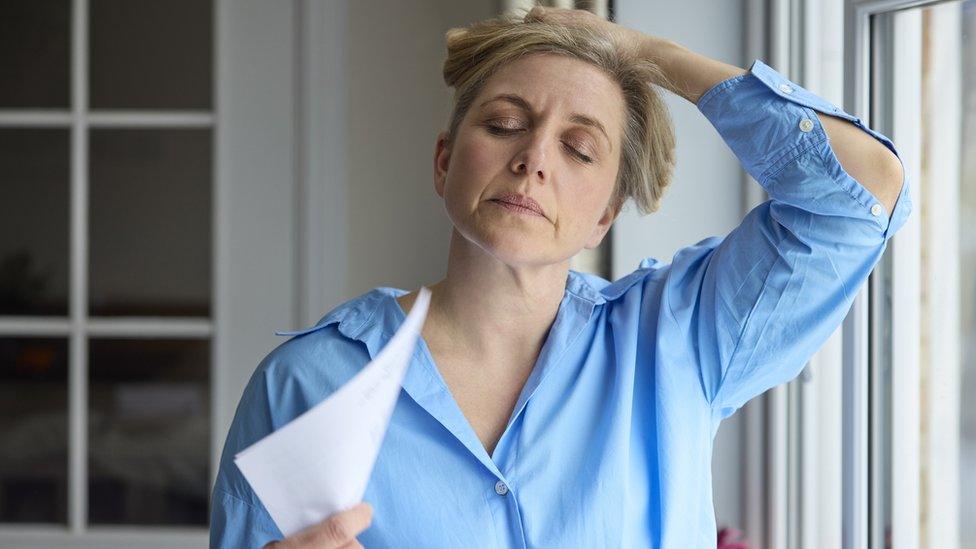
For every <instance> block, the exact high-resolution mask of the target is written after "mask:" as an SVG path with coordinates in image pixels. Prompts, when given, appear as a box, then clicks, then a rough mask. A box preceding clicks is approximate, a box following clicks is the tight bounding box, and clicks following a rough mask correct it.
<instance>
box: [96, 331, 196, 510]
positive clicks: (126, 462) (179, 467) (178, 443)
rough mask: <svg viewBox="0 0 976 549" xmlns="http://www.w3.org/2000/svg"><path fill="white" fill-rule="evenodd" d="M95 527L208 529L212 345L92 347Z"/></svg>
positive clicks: (111, 343) (103, 343)
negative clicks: (99, 525) (172, 526)
mask: <svg viewBox="0 0 976 549" xmlns="http://www.w3.org/2000/svg"><path fill="white" fill-rule="evenodd" d="M89 356H90V364H89V372H90V376H91V378H90V379H91V383H90V386H89V406H90V415H89V424H88V425H89V479H88V482H89V485H88V505H89V508H88V515H89V520H90V521H91V522H92V523H93V524H178V525H205V524H207V495H208V492H209V483H210V477H209V467H210V396H209V395H210V343H209V342H208V341H205V340H186V341H174V340H112V339H95V340H92V341H91V342H90V344H89Z"/></svg>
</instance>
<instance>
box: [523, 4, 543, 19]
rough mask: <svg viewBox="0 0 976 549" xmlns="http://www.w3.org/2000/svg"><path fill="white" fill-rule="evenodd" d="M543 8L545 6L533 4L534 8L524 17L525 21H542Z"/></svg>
mask: <svg viewBox="0 0 976 549" xmlns="http://www.w3.org/2000/svg"><path fill="white" fill-rule="evenodd" d="M542 10H543V7H542V6H533V7H532V9H530V10H529V13H526V14H525V17H524V18H523V21H526V22H528V21H541V20H542Z"/></svg>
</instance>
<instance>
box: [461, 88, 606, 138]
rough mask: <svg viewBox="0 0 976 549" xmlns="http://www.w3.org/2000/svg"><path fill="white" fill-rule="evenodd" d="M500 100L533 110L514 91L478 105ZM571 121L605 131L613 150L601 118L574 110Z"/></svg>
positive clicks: (481, 105)
mask: <svg viewBox="0 0 976 549" xmlns="http://www.w3.org/2000/svg"><path fill="white" fill-rule="evenodd" d="M499 100H500V101H507V102H509V103H512V104H513V105H515V106H516V107H519V108H520V109H523V110H526V111H529V112H532V105H529V102H528V101H526V100H525V99H523V98H522V97H521V96H519V95H515V94H514V93H500V94H498V95H496V96H494V97H492V98H490V99H487V100H485V101H482V102H481V104H480V105H478V106H479V107H483V106H485V105H487V104H488V103H491V102H492V101H499ZM569 121H570V122H573V123H575V124H582V125H584V126H590V127H591V128H596V129H598V130H600V132H601V133H603V137H604V139H606V140H607V147H609V148H610V150H611V151H613V143H612V142H611V141H610V135H609V134H608V133H607V130H606V128H604V127H603V124H601V123H600V121H599V120H595V119H593V118H590V117H589V116H586V115H585V114H580V113H578V112H574V113H572V114H571V115H570V116H569Z"/></svg>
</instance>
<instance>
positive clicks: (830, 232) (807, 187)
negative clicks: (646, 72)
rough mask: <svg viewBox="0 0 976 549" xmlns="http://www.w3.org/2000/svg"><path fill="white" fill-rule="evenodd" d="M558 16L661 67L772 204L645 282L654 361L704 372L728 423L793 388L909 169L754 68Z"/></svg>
mask: <svg viewBox="0 0 976 549" xmlns="http://www.w3.org/2000/svg"><path fill="white" fill-rule="evenodd" d="M548 12H549V10H545V11H544V12H543V13H548ZM559 14H560V16H561V17H565V18H566V19H568V20H571V19H575V20H576V23H574V24H582V23H581V21H589V23H588V24H593V25H601V26H602V27H601V28H602V29H603V30H604V31H606V32H608V33H611V34H612V35H613V36H614V37H615V38H614V40H615V42H616V43H617V44H619V45H620V47H624V48H631V49H633V53H634V54H635V55H641V56H644V55H646V56H648V58H649V59H651V60H653V61H655V62H657V63H658V64H660V66H661V67H662V72H664V73H665V75H664V78H666V79H667V80H668V81H666V82H659V83H656V84H658V85H661V86H663V87H665V88H667V89H670V90H672V91H673V92H674V93H676V94H678V95H681V96H682V97H684V98H685V99H687V100H689V101H691V102H692V103H694V104H695V105H696V106H697V107H698V110H699V111H700V112H701V113H702V114H703V115H704V116H705V117H706V118H707V119H708V121H709V122H710V123H711V124H712V126H713V127H714V128H715V129H716V130H717V131H718V133H719V135H720V136H721V137H722V139H723V140H724V141H725V143H726V145H728V147H729V148H730V149H731V151H732V152H733V153H734V154H735V156H736V157H737V158H738V160H739V162H740V163H741V165H742V167H743V168H744V169H745V170H746V171H747V172H748V173H749V174H750V175H752V176H753V178H754V179H755V180H756V181H757V182H758V183H759V185H761V186H762V187H763V189H765V190H766V192H767V193H768V194H769V200H767V201H765V202H763V203H762V204H760V205H758V206H756V207H755V208H753V209H752V210H751V211H750V212H749V213H748V214H747V215H746V216H745V218H744V219H743V220H742V222H741V223H740V224H739V226H737V227H736V228H735V229H733V230H732V231H731V232H730V233H729V234H727V235H725V236H724V237H718V236H715V237H711V238H707V239H705V240H702V241H701V242H698V243H697V244H694V245H691V246H686V247H684V248H682V249H681V250H679V251H678V253H676V254H675V256H674V258H673V260H672V262H671V263H670V264H669V265H666V266H665V267H658V268H657V270H658V271H660V270H661V269H666V270H665V271H664V272H663V273H662V272H658V273H657V275H656V276H647V277H646V278H644V279H642V280H644V282H643V284H642V292H643V293H642V296H643V297H642V300H643V301H642V303H644V304H645V305H646V306H644V307H643V310H642V320H641V325H642V326H644V325H646V326H648V328H647V329H655V330H657V334H656V336H657V337H656V338H655V339H654V341H655V342H656V343H655V344H656V348H655V349H654V350H653V352H655V353H658V354H661V355H665V356H666V357H667V358H668V359H669V360H668V362H667V363H668V365H669V368H672V369H676V370H675V371H680V370H681V368H687V369H688V371H689V372H693V373H694V374H697V375H687V376H685V379H688V380H693V382H694V383H697V384H700V386H701V390H702V395H703V397H704V401H705V402H706V403H707V405H708V406H710V407H711V409H712V411H713V413H714V417H715V418H723V417H727V416H728V415H729V414H731V413H732V412H733V411H734V410H735V409H737V408H738V407H740V406H741V405H742V404H744V403H745V402H746V401H747V400H749V399H751V398H752V397H754V396H756V395H758V394H760V393H762V392H763V391H765V390H767V389H769V388H770V387H773V386H775V385H778V384H780V383H784V382H786V381H788V380H790V379H792V378H793V377H795V376H796V374H797V373H799V371H800V370H801V369H802V368H803V365H804V364H805V363H806V362H807V361H808V360H809V359H810V357H811V356H812V355H813V354H814V353H815V352H816V351H817V349H819V348H820V346H821V345H822V344H823V342H824V341H825V340H826V339H827V338H828V337H829V336H830V334H831V333H833V331H834V330H835V329H836V328H837V326H839V325H840V323H841V322H842V321H843V319H844V317H845V316H846V314H847V312H848V311H849V310H850V305H851V303H852V302H853V299H854V296H855V295H856V294H857V292H858V290H859V289H860V288H861V286H862V285H863V284H864V282H865V281H866V280H867V278H868V276H869V275H870V273H871V271H872V269H873V268H874V266H875V265H876V264H877V261H878V260H879V259H880V258H881V255H882V254H883V253H884V250H885V247H886V244H887V240H888V238H890V237H891V236H892V235H893V234H894V232H895V231H897V230H898V229H899V228H900V227H901V226H902V225H903V224H904V223H905V220H906V219H907V217H908V214H909V212H910V211H911V207H912V206H911V200H910V199H909V195H908V190H909V187H908V186H907V185H906V184H905V178H904V172H903V169H902V166H901V160H900V159H899V158H898V156H897V153H896V151H895V147H894V145H893V144H892V142H891V140H890V139H888V138H887V137H885V136H884V135H882V134H880V133H878V132H876V131H874V130H872V129H870V128H868V127H867V126H866V125H865V124H864V123H863V122H862V121H861V120H860V119H859V118H857V117H856V116H853V115H851V114H849V113H846V112H844V111H843V109H841V108H840V107H838V106H836V105H833V104H831V103H830V102H828V101H826V100H825V99H823V98H821V97H819V96H817V95H815V94H813V93H811V92H810V91H808V90H806V89H804V88H803V87H801V86H800V85H798V84H796V83H795V82H792V81H791V80H789V79H788V78H787V77H785V76H784V75H782V74H780V73H779V72H777V71H776V70H774V69H773V68H772V67H770V66H768V65H766V64H765V63H763V62H762V61H761V60H759V59H757V60H755V61H754V62H753V63H752V65H751V66H750V68H749V70H748V71H746V70H743V69H741V68H739V67H734V66H731V65H727V64H725V63H722V62H719V61H715V60H713V59H709V58H708V57H705V56H702V55H698V54H696V53H694V52H691V51H689V50H688V49H686V48H683V47H681V46H678V45H676V44H674V43H672V42H669V41H667V40H663V39H659V38H655V37H649V36H647V35H644V34H641V33H639V32H636V31H633V30H630V29H626V28H624V27H621V26H619V25H614V24H612V23H608V22H603V21H602V20H601V19H599V18H597V17H595V16H586V15H583V14H582V13H576V12H566V11H565V10H561V11H560V12H559ZM889 212H890V213H889ZM642 266H643V263H642ZM646 270H647V272H648V274H650V273H652V272H655V269H654V268H653V267H652V266H651V264H649V265H648V267H647V269H646ZM658 297H659V298H660V301H658ZM658 303H660V306H658ZM651 326H653V328H650V327H651Z"/></svg>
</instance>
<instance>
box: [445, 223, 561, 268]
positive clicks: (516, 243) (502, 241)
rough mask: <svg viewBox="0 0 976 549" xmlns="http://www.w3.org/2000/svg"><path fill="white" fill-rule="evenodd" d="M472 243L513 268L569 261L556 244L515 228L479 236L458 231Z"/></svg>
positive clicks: (499, 229) (501, 229)
mask: <svg viewBox="0 0 976 549" xmlns="http://www.w3.org/2000/svg"><path fill="white" fill-rule="evenodd" d="M458 232H460V233H461V235H462V236H463V237H464V238H465V239H467V240H468V241H469V242H471V243H472V244H474V245H475V246H478V247H479V248H481V249H482V250H484V251H485V252H486V253H488V254H490V255H491V256H492V257H494V258H495V259H497V260H498V261H501V262H502V263H504V264H506V265H509V266H512V267H543V266H546V265H552V264H555V263H559V262H560V261H563V260H565V259H566V258H564V257H562V256H563V255H564V254H561V253H560V250H557V249H555V247H554V246H553V245H552V243H543V242H540V240H541V239H540V238H539V235H530V234H526V231H525V230H524V229H522V230H521V231H519V230H516V228H514V227H500V228H494V229H493V230H487V231H484V232H482V231H476V232H475V234H470V233H466V232H464V231H458Z"/></svg>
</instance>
